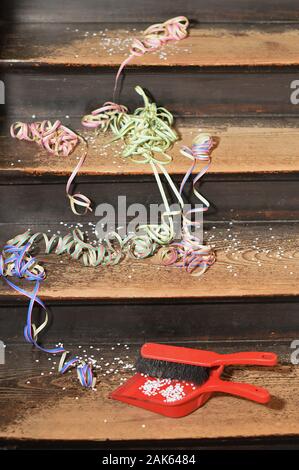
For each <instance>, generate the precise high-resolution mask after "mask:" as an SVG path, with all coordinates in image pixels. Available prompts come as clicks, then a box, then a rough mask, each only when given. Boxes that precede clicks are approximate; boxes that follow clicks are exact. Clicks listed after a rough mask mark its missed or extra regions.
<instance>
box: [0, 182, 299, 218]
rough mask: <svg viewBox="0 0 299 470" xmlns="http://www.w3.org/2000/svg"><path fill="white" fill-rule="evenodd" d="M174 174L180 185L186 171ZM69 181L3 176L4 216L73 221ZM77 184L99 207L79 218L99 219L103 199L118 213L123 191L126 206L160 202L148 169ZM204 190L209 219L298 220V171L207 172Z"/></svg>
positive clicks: (0, 210)
mask: <svg viewBox="0 0 299 470" xmlns="http://www.w3.org/2000/svg"><path fill="white" fill-rule="evenodd" d="M173 179H174V181H175V182H176V184H177V185H179V183H180V182H181V179H182V176H181V175H180V176H179V177H174V178H173ZM66 181H67V178H66V177H56V178H53V177H52V178H51V175H44V177H37V176H30V177H27V178H25V175H20V176H19V177H17V176H13V178H12V179H10V180H9V179H6V180H5V177H4V179H3V180H2V181H1V184H0V199H1V207H0V216H1V222H3V223H4V222H6V223H13V222H15V221H18V222H19V223H23V224H24V223H27V224H30V223H31V224H32V223H38V222H49V223H50V222H52V223H59V222H60V221H65V222H73V221H74V219H75V216H74V214H73V213H72V211H71V210H70V207H69V203H68V201H67V199H66V196H65V184H66ZM11 183H13V184H11ZM45 183H47V184H45ZM112 184H117V190H113V191H112V190H111V185H112ZM76 190H77V191H79V192H81V193H83V194H86V195H88V197H90V198H91V200H92V201H93V207H94V212H93V213H90V214H88V215H85V216H82V217H81V218H80V221H81V222H83V221H85V222H86V221H91V222H93V223H97V222H98V221H99V217H98V216H96V215H95V209H96V207H97V206H98V205H99V204H102V203H107V204H111V205H112V206H113V207H114V209H115V211H116V214H118V207H119V203H120V200H118V197H119V196H122V198H125V203H126V207H129V206H130V205H131V204H135V203H139V204H143V205H145V207H148V208H149V207H150V204H157V203H158V204H160V203H161V196H160V193H159V190H158V187H157V184H156V182H155V180H154V177H150V176H147V175H144V176H140V175H139V176H138V175H137V176H135V177H134V176H133V177H130V176H116V177H113V176H110V177H108V176H105V177H101V176H99V177H96V176H87V177H82V176H79V177H77V179H76ZM166 191H167V187H166ZM200 191H201V193H202V194H203V195H204V196H205V197H206V198H208V200H209V201H210V203H211V207H210V209H209V211H208V212H207V213H206V215H205V220H209V221H217V220H218V221H225V220H226V221H227V220H231V219H233V220H268V221H269V220H289V221H292V220H293V221H294V220H299V204H298V173H297V174H294V175H292V176H291V175H290V176H282V175H280V174H279V173H278V174H273V175H268V176H267V175H264V176H263V175H255V174H254V175H251V176H248V177H247V176H243V177H242V176H236V175H231V176H230V175H226V176H225V177H220V176H216V175H215V176H213V175H207V176H206V177H205V178H204V181H203V183H202V184H201V186H200ZM185 194H186V201H188V202H191V203H196V202H198V201H197V200H196V199H195V198H194V197H193V196H192V192H191V191H190V185H189V184H187V185H186V192H185ZM169 197H170V199H169V200H170V201H173V202H174V203H175V202H176V201H175V199H174V198H173V195H172V194H171V193H170V191H169ZM123 200H124V199H123ZM11 207H13V208H14V210H13V211H12V210H11ZM78 220H79V219H78Z"/></svg>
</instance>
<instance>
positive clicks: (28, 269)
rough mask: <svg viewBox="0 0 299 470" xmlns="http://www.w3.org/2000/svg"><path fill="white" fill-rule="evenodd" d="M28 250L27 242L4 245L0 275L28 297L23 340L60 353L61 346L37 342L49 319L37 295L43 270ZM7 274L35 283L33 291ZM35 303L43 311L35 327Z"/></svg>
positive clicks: (0, 256)
mask: <svg viewBox="0 0 299 470" xmlns="http://www.w3.org/2000/svg"><path fill="white" fill-rule="evenodd" d="M29 250H30V244H29V243H26V244H25V245H23V246H16V245H15V244H10V243H8V244H7V245H5V246H4V249H3V251H2V254H1V255H0V275H1V276H2V278H3V279H4V280H5V281H6V283H7V284H8V285H9V286H10V287H12V288H13V289H15V290H16V291H17V292H19V293H21V294H23V295H25V296H26V297H28V298H29V299H30V302H29V306H28V311H27V322H26V326H25V328H24V337H25V340H26V341H27V342H28V343H31V344H32V345H34V346H35V347H36V348H38V349H40V350H41V351H44V352H47V353H50V354H57V353H62V352H64V348H63V347H58V348H52V349H46V348H43V347H42V346H40V345H39V343H38V335H39V334H40V333H41V332H42V331H43V330H44V329H45V328H46V326H47V324H48V321H49V316H48V311H47V308H46V306H45V304H44V303H43V302H42V301H41V300H40V298H39V297H37V294H38V290H39V286H40V282H41V281H43V280H44V279H45V271H44V269H43V268H42V267H41V266H40V265H38V264H37V261H36V259H35V258H33V257H32V256H31V255H30V253H29ZM8 276H10V277H17V278H18V279H22V278H24V279H26V280H27V281H33V282H34V283H35V285H34V288H33V291H32V292H29V291H26V290H24V289H22V288H21V287H19V286H18V285H17V284H15V283H14V282H12V281H10V280H9V279H8ZM35 303H37V304H38V305H40V307H42V309H43V311H44V313H45V318H44V321H43V322H42V324H41V325H40V326H39V327H36V326H35V324H34V323H33V322H32V311H33V307H34V304H35Z"/></svg>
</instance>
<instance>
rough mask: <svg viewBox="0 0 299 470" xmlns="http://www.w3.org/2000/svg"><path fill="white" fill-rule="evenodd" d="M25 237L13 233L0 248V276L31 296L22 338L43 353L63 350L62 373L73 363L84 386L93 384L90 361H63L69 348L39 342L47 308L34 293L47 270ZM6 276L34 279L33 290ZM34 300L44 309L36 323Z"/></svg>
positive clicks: (60, 369) (13, 286) (18, 290)
mask: <svg viewBox="0 0 299 470" xmlns="http://www.w3.org/2000/svg"><path fill="white" fill-rule="evenodd" d="M26 233H27V232H26ZM26 239H28V236H27V237H26V236H18V237H15V238H14V239H12V240H10V241H9V242H8V243H7V244H6V245H5V246H4V248H3V251H2V253H1V254H0V276H2V278H3V279H4V280H5V282H6V283H7V284H8V285H9V286H10V287H12V288H13V289H14V290H15V291H17V292H19V293H20V294H22V295H25V296H26V297H28V298H29V299H30V300H29V305H28V310H27V320H26V325H25V327H24V337H25V340H26V341H27V343H30V344H32V345H33V346H35V347H36V348H37V349H39V350H40V351H43V352H45V353H48V354H62V357H61V360H60V365H59V371H60V372H61V373H62V374H63V373H65V372H66V371H67V370H68V369H69V368H70V367H71V365H72V367H76V369H77V375H78V378H79V380H80V383H81V384H82V385H83V386H84V387H94V386H95V380H96V379H95V377H94V374H93V364H92V363H91V362H90V360H89V361H88V362H87V363H86V362H85V361H83V360H80V361H78V359H77V358H74V359H71V360H69V361H68V362H67V363H66V364H64V362H65V358H66V356H67V354H68V351H66V350H65V348H64V347H63V346H62V345H61V346H58V347H55V348H44V347H42V346H41V345H40V344H39V341H38V340H39V335H40V333H41V332H42V331H43V330H44V329H45V328H46V327H47V324H48V321H49V314H48V310H47V308H46V306H45V304H44V303H43V302H42V300H41V299H40V298H39V297H38V296H37V294H38V291H39V287H40V282H42V281H43V280H44V279H45V277H46V273H45V270H44V268H43V267H42V266H40V265H39V264H38V262H37V260H36V259H35V258H34V257H32V256H31V254H30V250H31V248H32V245H31V243H30V242H26ZM8 277H16V278H18V279H22V278H23V279H25V280H27V281H33V282H34V283H35V284H34V288H33V290H32V292H29V291H27V290H25V289H22V288H21V287H20V286H18V285H17V284H15V283H14V282H12V281H11V280H10V279H8ZM35 304H38V305H39V306H40V307H42V309H43V311H44V313H45V317H44V320H43V322H42V323H41V325H39V326H38V327H37V326H36V325H35V323H33V320H32V316H33V308H34V305H35Z"/></svg>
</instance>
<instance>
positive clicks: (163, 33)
mask: <svg viewBox="0 0 299 470" xmlns="http://www.w3.org/2000/svg"><path fill="white" fill-rule="evenodd" d="M188 26H189V21H188V19H187V18H186V17H185V16H177V17H176V18H171V19H170V20H167V21H165V22H164V23H158V24H153V25H152V26H150V27H149V28H147V29H146V30H145V31H144V32H143V36H144V38H143V39H136V38H135V39H134V40H133V42H132V46H131V49H130V53H129V56H128V57H127V58H126V59H125V60H124V61H123V62H122V64H121V65H120V67H119V69H118V72H117V74H116V78H115V85H114V92H113V97H114V98H113V99H115V95H116V90H117V85H118V81H119V77H120V75H121V73H122V71H123V70H124V68H125V67H126V66H127V65H128V64H129V62H130V61H131V60H132V59H133V58H134V57H141V56H143V55H144V54H145V53H147V52H154V51H156V50H158V49H160V47H162V46H163V45H164V44H166V43H167V42H170V41H181V40H182V39H184V38H186V37H187V35H188V31H187V30H188Z"/></svg>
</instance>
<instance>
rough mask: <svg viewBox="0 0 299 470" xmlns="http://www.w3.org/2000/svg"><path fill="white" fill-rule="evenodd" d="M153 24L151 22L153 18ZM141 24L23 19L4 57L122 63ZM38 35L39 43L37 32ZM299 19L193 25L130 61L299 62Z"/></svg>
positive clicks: (213, 64) (37, 61)
mask: <svg viewBox="0 0 299 470" xmlns="http://www.w3.org/2000/svg"><path fill="white" fill-rule="evenodd" d="M149 24H150V23H149ZM143 29H144V27H143V28H142V29H140V26H137V25H135V24H133V25H120V26H119V27H118V28H117V27H116V26H114V25H109V24H106V25H105V26H101V25H99V24H88V25H59V24H54V25H51V24H50V25H47V28H45V27H44V26H43V25H42V24H41V25H39V24H30V25H19V26H18V27H16V28H15V29H14V30H13V32H9V31H8V33H7V34H6V35H5V34H4V35H3V36H2V37H3V39H2V41H4V43H2V47H1V44H0V50H1V49H2V51H1V54H0V58H1V61H0V63H1V62H2V63H10V64H11V65H13V66H14V65H17V64H18V63H22V64H25V63H29V64H30V63H33V64H35V65H67V66H68V67H70V66H93V67H94V66H97V67H111V66H113V67H118V66H119V65H120V63H121V62H122V61H123V60H124V59H125V58H126V57H127V56H128V54H129V50H130V45H131V42H132V39H133V38H134V37H137V38H142V30H143ZM37 37H38V43H37V42H36V38H37ZM298 39H299V28H298V26H296V25H288V26H275V27H273V26H269V25H263V27H262V28H260V29H257V28H256V27H244V25H242V26H240V27H227V28H224V27H221V26H220V27H215V26H209V27H207V26H201V27H198V28H191V29H190V34H189V37H187V38H186V39H184V40H182V41H177V42H172V43H169V44H167V45H165V46H163V47H162V48H161V49H159V50H158V51H157V52H153V53H147V54H145V55H143V56H142V57H137V58H136V57H135V58H134V59H133V60H132V61H131V62H130V65H129V66H138V67H142V66H152V67H153V66H166V67H173V66H179V67H183V66H197V67H209V66H210V67H216V66H274V65H275V66H283V65H288V66H290V65H298V64H299V58H298V57H299V48H298Z"/></svg>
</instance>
